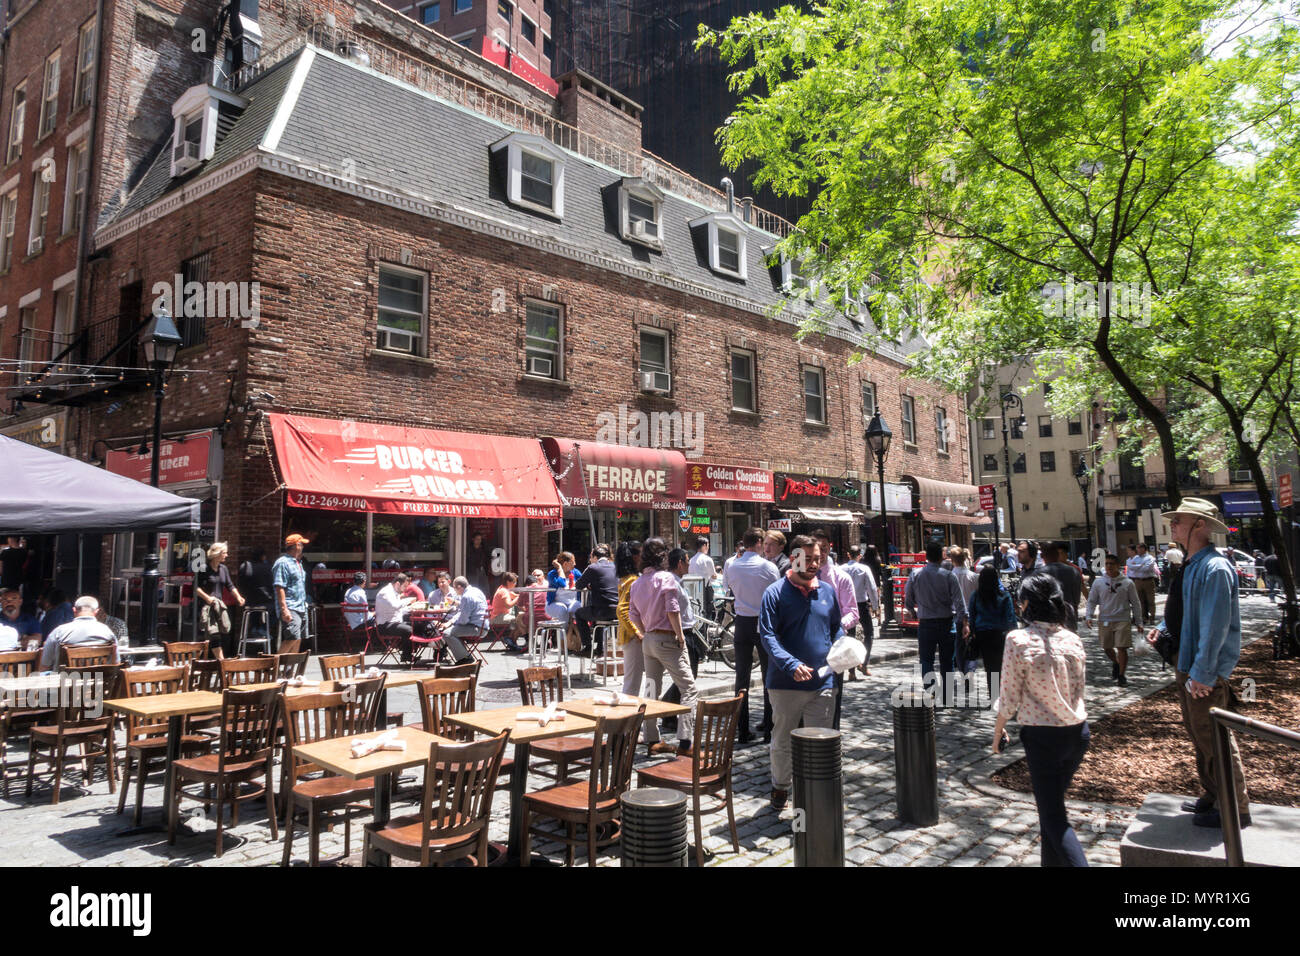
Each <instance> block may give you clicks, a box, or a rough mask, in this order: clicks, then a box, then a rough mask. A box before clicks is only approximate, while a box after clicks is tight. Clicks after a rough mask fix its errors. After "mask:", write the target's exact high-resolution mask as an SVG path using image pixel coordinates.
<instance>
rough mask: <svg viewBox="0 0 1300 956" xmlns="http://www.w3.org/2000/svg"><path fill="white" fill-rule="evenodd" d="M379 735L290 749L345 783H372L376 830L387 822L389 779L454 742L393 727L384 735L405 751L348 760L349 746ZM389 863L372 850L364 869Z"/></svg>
mask: <svg viewBox="0 0 1300 956" xmlns="http://www.w3.org/2000/svg"><path fill="white" fill-rule="evenodd" d="M382 733H383V732H382V731H376V732H371V733H366V734H355V735H353V736H351V737H331V738H328V739H326V740H317V741H314V742H312V743H309V744H299V745H298V746H296V747H294V748H293V752H294V755H295V756H296V757H299V758H300V759H302V760H307V761H310V762H311V763H314V764H315V765H316V766H318V767H323V768H324V769H326V770H328V771H330V772H331V773H336V774H338V775H339V776H341V777H346V778H347V779H349V780H368V779H371V778H373V779H374V781H375V795H374V805H375V812H374V821H375V825H376V826H383V825H384V824H386V823H387V822H388V821H389V819H390V818H391V814H392V804H391V799H390V798H391V793H392V778H393V776H394V774H398V773H401V772H402V771H403V770H405V769H406V768H407V767H417V766H425V765H427V764H428V762H429V748H430V746H432V745H433V744H435V743H441V744H453V743H455V741H452V740H448V739H447V738H446V737H439V736H438V735H436V734H430V733H426V732H425V731H423V730H420V729H419V728H418V727H396V728H394V729H393V730H391V731H388V733H393V734H396V735H397V739H398V740H400V741H402V742H403V743H404V744H405V745H406V749H405V750H376V751H375V752H374V753H371V754H367V755H366V756H364V757H353V756H352V743H353V741H356V740H373V739H374V738H376V737H378V736H380V735H381V734H382ZM390 862H391V859H390V857H389V855H388V853H387V852H386V851H384V850H380V849H378V848H372V849H371V850H370V853H369V856H368V858H367V859H366V861H365V863H366V866H388V865H389V863H390Z"/></svg>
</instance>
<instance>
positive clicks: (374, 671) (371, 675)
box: [365, 664, 384, 680]
mask: <svg viewBox="0 0 1300 956" xmlns="http://www.w3.org/2000/svg"><path fill="white" fill-rule="evenodd" d="M383 675H384V672H383V671H381V670H380V669H379V668H378V667H375V666H374V665H373V664H372V665H371V666H370V670H368V671H366V673H365V677H366V679H367V680H374V679H375V678H376V677H382V676H383Z"/></svg>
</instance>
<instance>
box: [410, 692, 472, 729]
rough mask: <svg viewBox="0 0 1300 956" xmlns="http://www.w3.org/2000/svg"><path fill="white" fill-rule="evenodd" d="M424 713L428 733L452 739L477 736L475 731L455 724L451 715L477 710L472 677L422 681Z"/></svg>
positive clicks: (421, 707)
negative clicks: (475, 708) (450, 718)
mask: <svg viewBox="0 0 1300 956" xmlns="http://www.w3.org/2000/svg"><path fill="white" fill-rule="evenodd" d="M419 687H420V715H421V717H422V718H423V720H424V730H425V733H430V734H437V735H438V736H439V737H449V738H451V739H452V740H460V741H469V740H473V739H474V731H473V730H471V729H470V728H468V727H461V726H459V725H458V724H454V723H452V722H451V721H450V720H448V719H447V717H448V716H449V715H451V714H463V713H466V712H468V711H471V710H473V709H474V679H473V678H472V677H459V678H457V677H426V678H425V679H424V680H422V681H420V685H419Z"/></svg>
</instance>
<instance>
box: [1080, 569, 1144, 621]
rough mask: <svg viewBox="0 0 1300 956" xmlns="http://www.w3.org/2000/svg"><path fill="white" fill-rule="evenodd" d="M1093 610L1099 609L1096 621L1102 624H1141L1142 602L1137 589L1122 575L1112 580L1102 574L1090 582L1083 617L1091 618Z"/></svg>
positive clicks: (1107, 575)
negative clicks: (1090, 587) (1086, 606)
mask: <svg viewBox="0 0 1300 956" xmlns="http://www.w3.org/2000/svg"><path fill="white" fill-rule="evenodd" d="M1094 609H1100V616H1099V617H1098V620H1099V621H1101V623H1103V624H1123V623H1124V622H1126V621H1132V622H1136V623H1139V624H1140V623H1141V621H1142V601H1141V600H1140V599H1139V598H1138V589H1137V585H1135V584H1134V583H1133V582H1132V581H1131V580H1130V579H1128V578H1126V577H1124V575H1122V574H1117V575H1115V576H1114V577H1113V578H1112V577H1111V576H1110V575H1109V574H1103V575H1101V576H1100V577H1098V578H1097V580H1095V581H1093V582H1092V590H1091V591H1089V592H1088V609H1087V610H1086V611H1084V615H1083V616H1084V617H1086V618H1091V617H1092V612H1093V610H1094Z"/></svg>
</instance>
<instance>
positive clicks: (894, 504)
mask: <svg viewBox="0 0 1300 956" xmlns="http://www.w3.org/2000/svg"><path fill="white" fill-rule="evenodd" d="M913 500H914V499H913V496H912V485H911V483H910V482H896V481H887V482H885V512H884V513H885V524H886V527H887V529H888V541H889V547H890V548H891V550H892V553H895V554H897V553H904V554H913V553H915V552H917V551H919V550H920V548H919V547H918V545H919V543H920V540H921V539H920V537H919V533H918V532H917V529H916V522H915V521H914V520H912V501H913ZM867 504H868V511H867V521H868V528H867V530H866V531H864V533H863V536H864V540H865V541H866V542H867V543H869V544H874V545H876V546H877V547H879V546H880V482H878V481H869V482H867Z"/></svg>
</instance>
